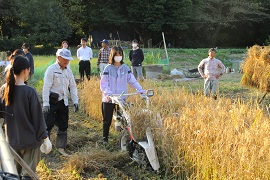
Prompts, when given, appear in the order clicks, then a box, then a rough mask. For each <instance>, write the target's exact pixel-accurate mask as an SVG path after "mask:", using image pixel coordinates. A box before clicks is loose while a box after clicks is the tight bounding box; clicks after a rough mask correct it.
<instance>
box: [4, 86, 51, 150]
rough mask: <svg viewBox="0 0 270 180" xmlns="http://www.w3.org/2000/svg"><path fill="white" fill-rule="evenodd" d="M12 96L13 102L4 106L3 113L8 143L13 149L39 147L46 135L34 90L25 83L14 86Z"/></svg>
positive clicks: (40, 109) (39, 105) (44, 124)
mask: <svg viewBox="0 0 270 180" xmlns="http://www.w3.org/2000/svg"><path fill="white" fill-rule="evenodd" d="M4 86H5V85H3V86H2V87H1V91H2V92H3V89H4ZM2 92H1V93H0V94H1V96H2ZM13 98H14V99H13V103H12V104H11V105H10V106H5V111H6V112H7V113H5V114H4V116H5V124H6V133H7V140H8V143H9V144H10V146H11V147H12V148H14V149H33V148H38V147H40V145H41V144H42V140H43V139H45V138H46V137H47V131H46V129H47V127H46V123H45V120H44V117H43V113H42V108H41V104H40V101H39V97H38V94H37V92H36V90H35V89H34V88H32V87H29V86H27V85H20V86H15V89H14V95H13ZM1 99H2V97H1ZM3 103H4V102H3Z"/></svg>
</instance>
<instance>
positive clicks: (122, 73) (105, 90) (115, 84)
mask: <svg viewBox="0 0 270 180" xmlns="http://www.w3.org/2000/svg"><path fill="white" fill-rule="evenodd" d="M127 84H129V85H131V86H132V87H133V88H135V89H136V90H137V92H138V93H141V94H142V93H144V92H145V91H144V90H143V89H142V87H141V85H140V84H139V83H138V81H137V80H136V79H135V77H134V75H133V74H132V73H131V71H130V68H129V67H128V66H127V65H126V64H124V59H123V50H122V48H121V47H113V48H112V49H111V53H110V57H109V65H108V66H106V67H105V69H104V71H103V74H102V76H101V80H100V89H101V91H102V116H103V143H104V144H108V137H109V129H110V126H111V122H112V117H113V111H114V109H115V104H112V102H111V100H110V95H112V94H121V93H124V94H125V93H127Z"/></svg>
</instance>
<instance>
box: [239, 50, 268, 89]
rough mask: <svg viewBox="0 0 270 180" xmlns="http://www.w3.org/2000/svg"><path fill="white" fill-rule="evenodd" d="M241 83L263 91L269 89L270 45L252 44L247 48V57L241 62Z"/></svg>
mask: <svg viewBox="0 0 270 180" xmlns="http://www.w3.org/2000/svg"><path fill="white" fill-rule="evenodd" d="M242 69H243V72H244V74H243V77H242V80H241V83H242V84H243V85H246V86H249V87H255V88H257V89H259V90H261V91H263V92H269V91H270V82H269V80H270V47H269V46H264V47H262V46H258V45H254V46H253V47H251V48H249V49H248V57H247V58H246V60H245V62H244V63H243V64H242Z"/></svg>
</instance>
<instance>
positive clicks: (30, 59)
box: [25, 52, 34, 75]
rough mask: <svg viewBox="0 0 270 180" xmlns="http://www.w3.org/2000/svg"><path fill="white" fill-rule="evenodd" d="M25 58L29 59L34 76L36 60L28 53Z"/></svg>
mask: <svg viewBox="0 0 270 180" xmlns="http://www.w3.org/2000/svg"><path fill="white" fill-rule="evenodd" d="M25 57H27V59H29V61H30V73H31V75H32V74H34V59H33V56H32V54H31V53H30V52H28V53H27V54H25Z"/></svg>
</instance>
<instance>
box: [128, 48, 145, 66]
mask: <svg viewBox="0 0 270 180" xmlns="http://www.w3.org/2000/svg"><path fill="white" fill-rule="evenodd" d="M129 60H130V61H131V65H132V66H141V65H142V62H143V60H144V55H143V51H142V50H141V49H140V48H138V49H136V50H131V51H130V52H129Z"/></svg>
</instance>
